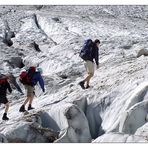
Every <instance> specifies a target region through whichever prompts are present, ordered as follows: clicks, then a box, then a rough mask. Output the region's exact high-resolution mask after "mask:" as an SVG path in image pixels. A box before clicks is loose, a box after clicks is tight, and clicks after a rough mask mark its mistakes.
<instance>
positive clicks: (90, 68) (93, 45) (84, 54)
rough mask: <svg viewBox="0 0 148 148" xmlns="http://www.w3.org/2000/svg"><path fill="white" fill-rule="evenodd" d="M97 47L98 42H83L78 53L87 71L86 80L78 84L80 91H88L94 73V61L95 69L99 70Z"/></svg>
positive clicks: (89, 40)
mask: <svg viewBox="0 0 148 148" xmlns="http://www.w3.org/2000/svg"><path fill="white" fill-rule="evenodd" d="M99 45H100V40H98V39H96V40H95V41H94V42H93V41H92V40H91V39H88V40H86V41H85V43H84V45H83V47H82V49H81V51H80V57H81V58H82V59H83V60H84V62H85V64H84V65H85V68H86V70H87V76H86V78H85V79H84V80H82V81H80V82H79V85H80V86H81V88H82V89H88V88H89V87H90V85H89V83H90V79H91V78H92V77H93V75H94V72H95V65H94V60H95V63H96V68H97V69H98V68H99ZM85 83H86V86H85Z"/></svg>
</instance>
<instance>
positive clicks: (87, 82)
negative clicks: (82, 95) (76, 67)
mask: <svg viewBox="0 0 148 148" xmlns="http://www.w3.org/2000/svg"><path fill="white" fill-rule="evenodd" d="M93 75H94V74H93V73H88V75H87V77H86V78H85V81H86V85H87V86H89V82H90V79H91V78H92V77H93Z"/></svg>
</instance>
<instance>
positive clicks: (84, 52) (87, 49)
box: [79, 39, 93, 61]
mask: <svg viewBox="0 0 148 148" xmlns="http://www.w3.org/2000/svg"><path fill="white" fill-rule="evenodd" d="M92 46H93V41H92V40H91V39H87V40H85V42H84V45H83V47H82V49H81V51H80V54H79V56H80V57H81V58H82V59H83V60H84V61H86V60H89V59H90V58H91V52H92Z"/></svg>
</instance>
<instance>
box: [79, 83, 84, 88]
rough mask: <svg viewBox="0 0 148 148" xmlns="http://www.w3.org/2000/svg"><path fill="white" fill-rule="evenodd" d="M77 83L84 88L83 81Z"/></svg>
mask: <svg viewBox="0 0 148 148" xmlns="http://www.w3.org/2000/svg"><path fill="white" fill-rule="evenodd" d="M79 85H80V86H81V87H82V89H85V87H84V81H81V82H79Z"/></svg>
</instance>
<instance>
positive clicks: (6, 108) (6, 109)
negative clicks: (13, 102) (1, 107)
mask: <svg viewBox="0 0 148 148" xmlns="http://www.w3.org/2000/svg"><path fill="white" fill-rule="evenodd" d="M8 110H9V102H8V103H6V104H5V113H7V112H8Z"/></svg>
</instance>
